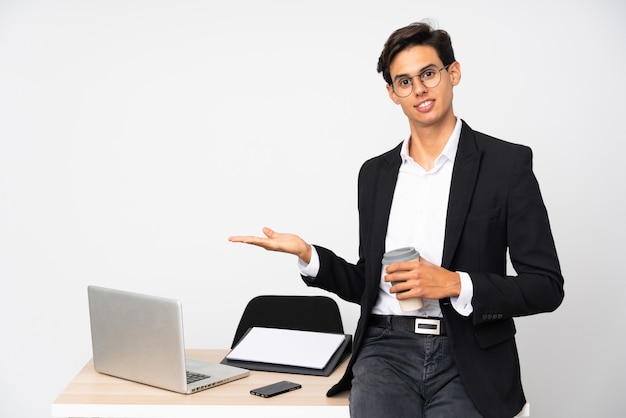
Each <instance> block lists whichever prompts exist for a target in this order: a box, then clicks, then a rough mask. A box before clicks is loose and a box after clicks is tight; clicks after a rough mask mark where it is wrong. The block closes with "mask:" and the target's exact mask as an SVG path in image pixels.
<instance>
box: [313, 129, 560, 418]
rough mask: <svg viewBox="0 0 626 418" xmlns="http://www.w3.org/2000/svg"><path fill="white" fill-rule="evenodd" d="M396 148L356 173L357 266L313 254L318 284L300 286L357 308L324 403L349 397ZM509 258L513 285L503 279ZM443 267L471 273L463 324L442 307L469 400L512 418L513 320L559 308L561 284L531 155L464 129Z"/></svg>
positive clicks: (516, 404) (488, 412) (515, 398)
mask: <svg viewBox="0 0 626 418" xmlns="http://www.w3.org/2000/svg"><path fill="white" fill-rule="evenodd" d="M400 147H401V145H398V146H397V147H396V148H394V149H393V150H391V151H389V152H387V153H385V154H383V155H380V156H378V157H375V158H372V159H371V160H369V161H367V162H365V163H364V164H363V166H362V168H361V171H360V173H359V181H358V209H359V235H360V243H359V260H358V262H357V263H356V264H351V263H348V262H346V261H345V260H344V259H342V258H340V257H338V256H337V255H335V254H334V253H333V252H331V251H330V250H328V249H326V248H323V247H320V246H316V250H317V252H318V254H319V256H320V271H319V274H318V275H317V277H316V278H315V279H311V278H307V277H303V279H304V280H305V282H306V283H307V284H308V285H310V286H315V287H319V288H323V289H326V290H329V291H331V292H334V293H336V294H337V295H339V296H340V297H341V298H343V299H345V300H348V301H351V302H355V303H359V304H360V305H361V317H360V319H359V323H358V326H357V329H356V332H355V336H354V346H353V356H352V359H351V360H350V364H349V366H348V371H347V372H346V374H345V375H344V377H343V378H342V379H341V380H340V381H339V383H337V384H336V385H335V386H334V387H333V388H331V390H330V391H329V392H328V396H332V395H334V394H336V393H339V392H341V391H343V390H348V389H349V388H350V385H351V380H352V372H351V370H352V364H353V362H354V360H355V359H356V358H357V357H358V354H359V347H360V346H361V343H362V339H363V334H364V330H365V328H366V327H367V321H368V317H369V315H370V313H371V311H372V308H373V306H374V304H375V302H376V297H377V294H378V286H379V281H380V274H381V269H382V263H381V260H382V256H383V253H384V252H385V247H384V245H385V236H386V233H387V224H388V220H389V212H390V209H391V201H392V198H393V194H394V189H395V185H396V180H397V177H398V170H399V167H400V164H401V158H400ZM507 249H508V250H509V252H510V257H511V261H512V264H513V267H514V268H515V271H516V273H517V276H507V275H506V253H507ZM430 261H433V262H436V261H437V260H430ZM440 261H441V265H442V266H443V267H445V268H447V269H449V270H452V271H463V272H467V273H469V275H470V277H471V278H472V282H473V285H474V296H473V299H472V306H473V308H474V311H473V313H472V314H471V315H470V316H469V317H463V316H461V315H459V314H458V313H457V312H456V311H455V309H454V308H453V307H452V305H451V304H450V300H449V299H442V300H441V301H440V306H441V310H442V312H443V319H444V321H445V325H446V330H447V333H448V337H449V339H450V342H451V344H452V347H453V353H454V358H455V362H456V364H457V368H458V370H459V372H460V374H461V377H462V379H463V382H464V383H465V386H466V390H467V391H468V393H469V396H470V397H471V399H472V400H473V402H474V404H475V405H476V407H477V408H478V410H479V411H480V412H481V413H482V414H483V415H484V416H485V417H494V418H502V417H512V416H514V415H515V414H517V413H518V412H519V411H520V410H521V409H522V407H523V405H524V403H525V397H524V393H523V390H522V384H521V378H520V367H519V359H518V354H517V348H516V344H515V338H514V335H515V325H514V323H513V318H514V317H517V316H523V315H531V314H535V313H539V312H548V311H553V310H554V309H556V308H557V307H558V306H559V305H560V303H561V301H562V300H563V277H562V276H561V272H560V266H559V261H558V258H557V254H556V249H555V246H554V240H553V238H552V233H551V230H550V225H549V222H548V215H547V212H546V209H545V206H544V204H543V200H542V198H541V193H540V191H539V186H538V184H537V180H536V179H535V176H534V174H533V172H532V152H531V150H530V148H528V147H525V146H521V145H516V144H511V143H508V142H505V141H501V140H499V139H496V138H492V137H489V136H487V135H484V134H482V133H479V132H476V131H473V130H472V129H471V128H470V127H469V126H468V125H467V124H466V123H465V122H463V127H462V129H461V137H460V140H459V146H458V151H457V154H456V159H455V162H454V169H453V173H452V182H451V186H450V197H449V203H448V213H447V221H446V230H445V238H444V249H443V259H442V260H440Z"/></svg>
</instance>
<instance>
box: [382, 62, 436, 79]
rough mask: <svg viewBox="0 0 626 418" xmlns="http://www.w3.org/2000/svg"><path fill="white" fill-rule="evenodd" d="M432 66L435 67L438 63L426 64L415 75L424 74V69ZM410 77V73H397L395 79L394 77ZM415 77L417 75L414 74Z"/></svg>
mask: <svg viewBox="0 0 626 418" xmlns="http://www.w3.org/2000/svg"><path fill="white" fill-rule="evenodd" d="M431 67H435V68H437V64H428V65H427V66H425V67H423V68H422V69H421V70H419V72H418V73H417V74H415V75H420V74H422V73H423V72H424V71H426V70H428V69H429V68H431ZM408 77H411V76H410V75H408V74H397V75H396V76H395V77H394V78H393V79H394V80H397V79H399V78H408ZM413 77H415V76H413Z"/></svg>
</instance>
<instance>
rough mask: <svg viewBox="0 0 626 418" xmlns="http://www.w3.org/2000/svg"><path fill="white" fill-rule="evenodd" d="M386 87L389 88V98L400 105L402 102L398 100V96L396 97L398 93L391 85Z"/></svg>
mask: <svg viewBox="0 0 626 418" xmlns="http://www.w3.org/2000/svg"><path fill="white" fill-rule="evenodd" d="M386 87H387V93H389V98H390V99H391V100H392V101H393V102H394V103H395V104H400V101H399V100H398V96H396V93H394V92H393V87H391V86H390V85H389V84H387V85H386Z"/></svg>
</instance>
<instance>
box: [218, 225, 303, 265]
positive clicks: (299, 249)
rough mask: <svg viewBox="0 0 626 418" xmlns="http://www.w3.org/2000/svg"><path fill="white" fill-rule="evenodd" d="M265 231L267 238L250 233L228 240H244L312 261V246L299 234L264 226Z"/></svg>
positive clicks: (244, 241)
mask: <svg viewBox="0 0 626 418" xmlns="http://www.w3.org/2000/svg"><path fill="white" fill-rule="evenodd" d="M263 233H264V234H265V236H266V237H267V238H264V237H257V236H250V235H248V236H231V237H228V240H229V241H230V242H243V243H244V244H251V245H256V246H257V247H261V248H265V249H266V250H268V251H279V252H283V253H289V254H294V255H296V256H298V257H300V258H301V259H302V261H304V262H305V263H307V264H308V263H309V262H310V261H311V246H310V245H309V244H308V243H307V242H306V241H304V240H303V239H302V238H300V237H299V236H297V235H294V234H283V233H279V232H276V231H273V230H272V229H270V228H268V227H265V228H263Z"/></svg>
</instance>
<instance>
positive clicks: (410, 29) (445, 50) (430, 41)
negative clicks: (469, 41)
mask: <svg viewBox="0 0 626 418" xmlns="http://www.w3.org/2000/svg"><path fill="white" fill-rule="evenodd" d="M415 45H426V46H431V47H433V48H434V49H435V51H437V55H438V56H439V59H440V60H441V62H442V63H443V65H450V64H452V63H453V62H454V61H455V59H454V51H453V50H452V41H451V39H450V35H448V32H446V31H445V30H441V29H434V28H433V27H432V26H430V25H429V24H428V23H423V22H417V23H411V24H410V25H408V26H405V27H403V28H400V29H398V30H396V31H395V32H394V33H392V34H391V36H389V39H387V42H385V47H384V48H383V52H381V54H380V58H378V72H379V73H382V74H383V78H384V79H385V81H386V82H387V84H389V85H391V83H392V80H391V74H390V72H389V66H390V65H391V61H393V59H394V58H395V56H396V55H397V54H398V53H399V52H401V51H404V50H405V49H407V48H410V47H412V46H415Z"/></svg>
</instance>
